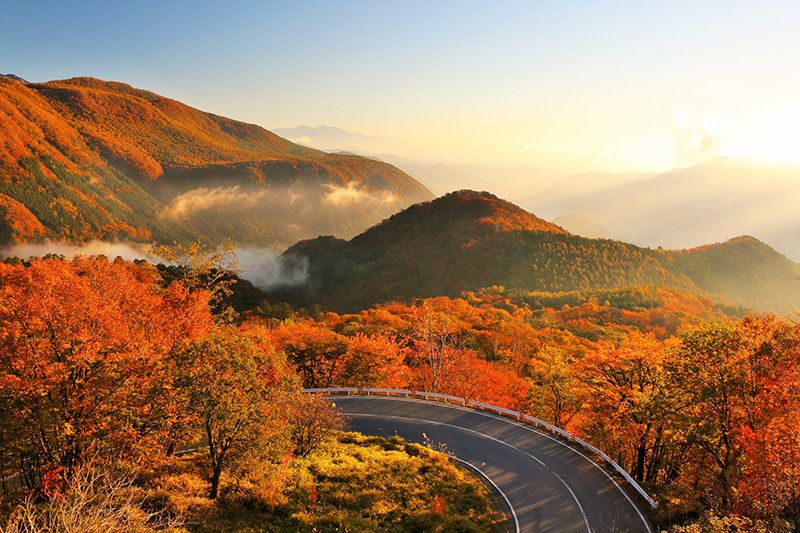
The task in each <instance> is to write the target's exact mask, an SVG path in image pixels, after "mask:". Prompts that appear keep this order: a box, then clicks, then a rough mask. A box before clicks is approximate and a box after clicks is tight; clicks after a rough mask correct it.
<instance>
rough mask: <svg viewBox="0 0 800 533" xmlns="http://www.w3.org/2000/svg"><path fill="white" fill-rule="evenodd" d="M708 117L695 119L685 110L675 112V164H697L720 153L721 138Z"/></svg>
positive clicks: (684, 165) (673, 129) (680, 165)
mask: <svg viewBox="0 0 800 533" xmlns="http://www.w3.org/2000/svg"><path fill="white" fill-rule="evenodd" d="M712 129H713V128H712V126H711V124H710V121H709V120H708V119H707V118H702V119H693V118H689V117H687V116H686V115H685V114H684V113H683V112H678V113H676V114H675V123H674V125H673V128H672V132H673V136H674V138H675V166H676V167H678V168H682V167H687V166H691V165H696V164H698V163H702V162H704V161H708V160H709V159H713V158H715V157H717V156H718V155H719V147H720V140H719V138H718V136H717V135H716V134H714V133H713V132H712Z"/></svg>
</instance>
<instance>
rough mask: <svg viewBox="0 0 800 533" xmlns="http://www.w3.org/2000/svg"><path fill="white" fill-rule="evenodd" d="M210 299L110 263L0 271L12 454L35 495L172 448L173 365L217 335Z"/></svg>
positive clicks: (1, 382) (1, 343)
mask: <svg viewBox="0 0 800 533" xmlns="http://www.w3.org/2000/svg"><path fill="white" fill-rule="evenodd" d="M210 323H211V315H210V313H209V310H208V295H207V294H206V293H204V292H203V291H197V292H195V293H191V294H190V293H189V292H188V291H187V290H186V289H185V287H183V285H181V284H174V285H172V286H170V287H169V288H168V289H163V288H162V287H160V286H159V285H158V284H157V283H156V276H155V275H154V273H153V272H152V271H151V270H149V269H146V268H140V267H137V266H135V265H131V264H127V263H124V262H114V263H109V262H108V261H106V260H105V259H104V258H77V259H75V260H72V261H65V260H59V259H48V260H34V261H32V262H31V263H30V265H29V266H27V267H26V266H22V265H15V266H12V265H6V264H0V415H2V416H1V417H0V420H1V422H0V448H2V449H3V450H4V455H6V456H7V457H13V458H14V463H16V464H17V465H19V469H20V473H21V474H22V476H23V479H24V481H25V482H26V484H27V485H28V486H29V487H31V488H33V487H36V486H37V485H39V484H40V483H41V481H42V477H43V475H44V473H45V472H47V471H59V472H61V475H64V476H66V477H68V476H69V475H70V474H71V472H72V471H73V470H74V469H75V468H76V467H77V466H79V465H80V464H81V462H82V461H83V460H84V459H85V457H86V456H87V455H89V454H92V455H99V456H101V457H110V456H114V457H120V456H123V457H124V456H127V455H129V454H132V453H134V452H135V451H137V450H141V449H142V447H145V446H149V445H151V444H153V443H154V442H157V441H158V440H160V439H161V438H162V437H163V430H164V428H165V426H166V424H167V421H168V419H169V416H170V411H171V405H170V397H169V394H164V391H165V386H167V385H168V383H169V381H170V379H171V378H170V366H169V363H168V359H169V357H168V356H169V355H170V354H171V353H173V352H175V351H177V350H178V349H179V348H180V347H181V345H182V344H183V343H184V342H186V341H188V340H190V339H193V338H197V337H199V336H201V335H203V334H205V332H206V331H207V329H208V327H209V326H210Z"/></svg>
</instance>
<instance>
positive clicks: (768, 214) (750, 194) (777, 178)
mask: <svg viewBox="0 0 800 533" xmlns="http://www.w3.org/2000/svg"><path fill="white" fill-rule="evenodd" d="M798 197H800V167H792V166H788V165H764V164H758V163H757V162H753V161H749V160H742V159H732V158H718V159H713V160H711V161H707V162H705V163H701V164H698V165H694V166H691V167H687V168H681V169H675V170H671V171H669V172H664V173H661V174H658V175H655V176H644V177H643V178H642V179H637V180H634V181H628V182H627V183H621V184H620V183H618V184H611V186H609V187H605V188H597V189H596V190H593V191H583V192H578V193H577V194H571V195H563V194H562V195H559V196H551V197H548V196H546V195H539V196H533V197H529V198H526V199H525V200H523V201H522V204H521V205H522V206H523V207H525V208H526V209H531V210H533V211H535V212H536V213H538V214H539V215H540V216H544V217H546V218H548V219H550V218H555V217H559V216H564V215H573V214H580V215H581V216H585V217H588V218H590V219H592V220H593V221H595V222H596V223H598V224H601V225H602V226H605V227H606V228H609V229H610V230H611V231H612V232H615V233H617V234H620V235H624V236H626V237H627V238H629V239H631V240H632V241H633V242H636V243H638V244H642V245H647V246H664V247H668V248H685V247H694V246H699V245H701V244H703V243H707V242H714V241H720V240H724V239H728V238H731V237H735V236H736V235H741V234H749V235H754V236H755V237H757V238H758V239H759V240H762V241H764V242H766V243H768V244H769V245H770V246H773V247H775V248H776V249H778V250H780V251H781V252H782V253H785V254H787V255H788V256H789V257H791V258H793V259H796V260H797V259H800V209H797V198H798Z"/></svg>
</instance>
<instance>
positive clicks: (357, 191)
mask: <svg viewBox="0 0 800 533" xmlns="http://www.w3.org/2000/svg"><path fill="white" fill-rule="evenodd" d="M431 197H432V194H431V193H430V192H429V191H428V190H427V189H426V188H425V187H424V186H423V185H421V184H420V183H419V182H417V181H416V180H414V179H413V178H412V177H410V176H408V175H407V174H405V173H404V172H402V171H400V170H399V169H397V168H395V167H393V166H391V165H389V164H386V163H383V162H381V161H376V160H373V159H368V158H363V157H359V156H354V155H343V154H327V153H325V152H321V151H319V150H314V149H311V148H307V147H303V146H299V145H297V144H294V143H292V142H290V141H287V140H286V139H283V138H281V137H279V136H277V135H275V134H274V133H271V132H269V131H267V130H265V129H264V128H261V127H259V126H256V125H253V124H246V123H243V122H239V121H236V120H232V119H228V118H225V117H221V116H218V115H214V114H211V113H206V112H203V111H199V110H197V109H194V108H192V107H189V106H187V105H185V104H182V103H180V102H177V101H175V100H172V99H169V98H165V97H162V96H159V95H157V94H155V93H152V92H149V91H145V90H141V89H137V88H134V87H131V86H130V85H126V84H124V83H118V82H109V81H103V80H97V79H94V78H73V79H68V80H59V81H52V82H46V83H29V82H24V80H20V79H17V78H15V77H11V76H2V77H0V244H2V243H13V242H25V241H30V240H42V239H65V240H71V241H84V240H90V239H98V238H99V239H122V240H140V241H141V240H148V241H149V240H154V241H161V242H165V241H172V240H187V239H202V240H207V241H209V242H221V241H222V240H225V239H227V238H232V239H233V240H234V241H237V242H240V243H245V244H255V245H263V246H274V247H282V246H288V245H289V244H292V243H293V242H295V241H296V240H298V239H302V238H308V237H310V236H313V235H318V234H320V233H336V234H338V235H342V236H352V235H355V234H357V233H358V232H360V231H362V230H363V229H365V228H367V227H369V226H370V225H372V224H374V223H375V222H378V221H380V220H382V219H383V218H385V217H386V216H388V215H390V214H392V213H394V212H396V211H398V210H399V209H402V208H403V207H406V206H408V205H411V204H413V203H416V202H419V201H422V200H427V199H430V198H431ZM303 213H306V214H308V216H301V215H302V214H303Z"/></svg>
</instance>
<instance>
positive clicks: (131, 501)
mask: <svg viewBox="0 0 800 533" xmlns="http://www.w3.org/2000/svg"><path fill="white" fill-rule="evenodd" d="M195 252H196V253H192V254H191V257H189V260H188V261H187V262H185V263H181V264H180V265H177V266H172V267H170V268H164V267H161V268H156V267H154V266H152V265H149V264H147V263H146V262H143V261H139V262H136V263H128V262H125V261H123V260H121V259H117V260H114V261H111V262H109V261H108V260H107V259H106V258H102V257H96V258H93V257H84V258H77V259H73V260H65V259H63V258H58V257H57V256H51V257H48V258H45V259H37V260H32V261H30V262H25V263H23V262H20V261H18V260H17V261H14V260H9V261H7V262H4V263H0V301H2V302H3V305H2V306H0V347H1V348H2V349H0V363H1V364H0V468H1V469H2V470H0V479H3V480H5V481H6V483H5V484H4V485H3V486H2V488H3V491H4V505H7V507H2V508H0V512H2V513H3V515H4V516H3V517H2V520H6V519H9V517H8V512H9V511H11V510H14V515H13V516H14V517H17V518H11V520H12V523H16V522H13V521H14V520H19V519H24V520H27V519H28V518H30V519H32V520H42V521H45V522H47V523H48V524H50V525H51V526H52V529H54V530H58V531H63V530H66V531H84V530H86V528H82V527H77V526H76V527H57V525H58V524H60V522H58V520H62V519H69V520H77V522H73V523H83V522H81V520H84V519H86V518H88V517H101V518H103V520H106V519H107V520H109V521H111V522H109V523H111V524H115V525H114V527H111V526H108V527H104V529H103V530H114V528H116V529H118V530H119V529H122V530H131V529H136V528H132V527H128V526H126V527H122V526H121V525H120V524H129V525H130V524H135V525H137V524H138V525H137V528H139V529H140V530H146V528H150V529H152V528H157V527H161V528H163V527H164V526H163V523H162V522H161V521H163V520H172V519H173V518H175V519H178V518H180V517H183V518H184V520H186V522H185V526H186V527H189V528H190V529H192V528H195V529H197V530H203V528H208V529H207V530H215V529H216V530H219V529H222V528H229V527H230V528H234V529H235V528H241V529H244V530H247V529H248V528H250V530H252V529H255V530H258V528H259V527H262V525H263V524H270V527H272V526H273V525H274V527H276V528H277V527H278V526H280V527H288V528H290V529H291V528H292V527H294V528H296V529H300V530H307V529H312V528H314V527H317V529H318V530H329V529H335V527H334V526H333V525H332V524H339V523H341V524H350V526H351V527H352V529H354V530H359V529H358V528H362V527H363V528H364V530H368V529H370V528H372V529H375V528H378V529H389V530H393V529H394V530H397V531H403V530H409V531H415V530H428V529H430V528H433V529H434V530H436V529H439V530H448V529H449V530H464V529H466V530H470V528H472V529H473V530H474V529H475V528H477V530H482V531H483V530H486V527H487V524H489V523H490V522H493V521H494V520H495V518H493V517H494V514H493V512H491V511H488V510H487V509H488V507H487V506H486V504H485V501H484V499H482V498H483V497H482V496H481V494H482V493H481V492H480V491H479V490H478V489H476V488H474V487H475V485H474V484H473V485H470V484H469V478H466V477H464V476H463V474H460V473H458V472H456V471H452V470H448V469H449V468H450V466H447V465H446V464H445V463H444V462H442V461H440V458H439V456H436V455H435V454H429V453H428V452H427V451H426V450H424V449H422V448H419V447H417V446H413V445H408V444H406V443H403V442H402V441H398V440H396V439H390V440H388V441H386V440H382V439H379V440H375V439H371V438H366V437H360V436H352V435H342V434H341V433H340V432H339V430H340V429H341V427H342V420H341V419H340V418H339V417H337V416H336V413H335V411H334V410H333V409H334V406H333V405H331V403H330V401H329V400H324V399H323V398H319V397H314V396H309V395H303V394H300V389H301V387H325V386H355V387H369V386H375V387H402V388H413V389H416V390H427V391H433V392H441V393H448V394H455V395H458V396H461V397H469V398H473V399H476V400H480V401H485V402H489V403H492V404H495V405H500V406H505V407H509V408H513V409H516V410H521V411H524V412H526V413H529V414H531V415H534V416H537V417H539V418H541V419H544V420H547V421H549V422H551V423H553V424H555V425H558V426H560V427H564V428H566V429H568V430H570V431H572V432H573V433H575V434H577V435H580V436H581V437H582V438H583V439H585V440H587V441H588V442H591V443H592V444H594V445H596V446H597V447H599V448H600V449H602V450H604V451H605V452H606V453H608V454H609V456H610V457H612V458H613V459H614V460H615V461H616V462H618V463H619V464H620V465H621V466H622V467H623V468H625V469H626V470H628V471H629V472H630V474H631V475H632V476H633V477H634V478H635V479H636V480H637V481H639V482H640V483H641V484H643V485H644V486H645V488H646V489H647V490H648V491H649V492H650V493H651V494H652V495H653V496H654V497H655V498H656V499H657V500H658V501H659V503H660V507H659V510H658V513H657V514H656V516H655V517H654V518H655V519H656V520H657V521H658V522H659V523H660V524H665V525H666V524H673V523H676V522H686V521H687V520H689V519H693V518H700V517H704V518H702V521H701V522H700V524H699V525H698V526H697V527H704V526H702V524H704V523H708V524H722V526H720V527H723V526H724V527H727V526H725V524H737V523H740V524H746V523H750V524H756V523H758V524H760V525H759V527H761V526H762V525H763V526H764V527H763V528H762V530H771V531H788V530H790V528H791V527H796V524H798V523H800V499H798V497H797V493H796V490H794V488H795V487H796V486H797V484H798V483H800V474H799V473H800V454H798V453H797V450H796V446H795V444H796V442H797V439H798V435H797V424H796V421H797V417H798V416H800V395H798V391H800V387H798V383H800V329H799V328H798V326H797V324H795V323H792V322H791V321H788V320H783V319H780V318H777V317H774V316H747V313H746V311H745V310H743V309H742V308H740V307H736V306H729V305H724V304H721V303H719V302H718V301H715V300H713V299H710V298H706V297H703V296H700V295H697V294H691V293H685V292H681V291H677V290H671V289H667V288H664V287H652V286H651V287H635V288H616V289H589V290H584V291H568V292H558V293H552V292H542V291H527V290H521V289H506V288H503V287H500V286H493V287H488V288H484V289H481V290H478V291H470V292H466V293H464V294H463V295H462V296H461V297H458V298H450V297H443V296H442V297H435V298H426V299H418V300H415V301H413V302H409V303H398V302H394V303H387V304H383V305H378V306H374V307H370V308H367V309H364V310H361V311H360V312H358V313H352V314H339V313H334V312H329V311H327V312H323V311H315V312H313V313H308V312H306V311H302V310H300V311H297V310H293V309H292V308H290V307H287V306H284V305H277V304H275V303H271V302H264V303H263V305H261V306H259V307H258V308H257V309H255V310H253V311H251V312H249V313H247V314H244V315H237V314H236V313H235V312H234V311H233V310H232V309H228V308H226V306H227V303H226V302H228V301H230V299H232V298H235V297H236V295H235V291H233V289H232V286H231V283H232V282H233V281H234V280H233V277H232V275H231V274H230V273H227V274H225V275H223V274H222V273H221V267H223V266H224V265H225V264H227V263H225V260H224V259H223V260H222V261H223V262H222V263H220V262H218V261H217V260H212V259H213V258H212V259H209V257H208V256H207V255H206V254H205V253H203V252H202V250H199V251H198V250H196V251H195ZM232 291H233V292H232ZM212 310H213V311H212ZM187 448H189V449H192V448H199V449H198V450H197V452H198V453H196V454H193V455H190V456H188V457H183V458H178V459H176V458H174V457H173V455H174V453H175V452H176V451H185V450H186V449H187ZM420 461H421V462H420ZM87 468H89V469H90V470H89V471H92V470H91V469H92V468H94V469H95V471H98V472H99V473H100V474H101V475H100V476H99V478H98V477H97V476H94V477H92V476H88V477H87V475H86V474H84V473H85V472H86V471H87ZM429 468H430V469H431V470H430V472H431V475H430V476H428V475H427V472H428V471H429V470H428V469H429ZM120 471H121V472H122V473H123V474H124V473H126V472H127V473H128V474H127V475H128V479H130V476H131V473H133V477H134V479H132V480H131V483H128V484H125V483H122V484H120V483H117V482H111V483H108V482H107V481H109V480H113V479H117V478H116V477H115V472H120ZM375 476H386V482H385V483H384V484H382V485H381V486H382V487H385V490H383V489H382V490H381V491H379V492H377V493H376V492H374V491H373V490H372V488H374V487H373V485H374V483H376V482H377V481H378V479H377V478H376V477H375ZM93 479H94V480H95V481H99V482H100V485H99V486H98V487H95V488H92V486H93V482H90V481H91V480H93ZM124 479H125V478H124V477H123V480H124ZM381 479H383V478H381ZM9 480H10V481H9ZM87 480H88V481H87ZM462 482H463V483H462ZM453 484H455V488H453V489H452V490H451V488H450V487H451V486H452V485H453ZM412 485H414V486H419V487H423V490H422V491H421V492H419V491H418V492H415V491H413V490H412V488H411V487H412ZM115 487H116V488H115ZM131 487H132V488H133V489H136V490H139V491H140V492H134V493H131V492H130V490H128V489H130V488H131ZM470 487H473V488H470ZM123 489H124V490H123ZM87 491H88V493H90V494H94V495H95V496H96V497H95V496H93V497H91V498H88V499H87V498H84V496H83V495H85V494H87ZM120 491H122V492H120ZM384 493H385V494H384ZM26 494H28V495H31V496H30V498H31V499H28V500H25V495H26ZM114 494H116V495H117V496H118V497H119V498H121V500H117V499H116V498H117V496H114V497H113V498H112V497H111V496H110V495H114ZM381 494H384V495H381ZM126 495H127V496H126ZM81 502H83V503H81ZM102 502H111V503H110V504H108V505H106V504H103V505H99V504H101V503H102ZM75 505H78V508H79V509H84V510H85V511H86V512H83V511H81V512H77V511H76V510H75V509H76V507H75ZM98 505H99V507H98ZM81 506H82V507H81ZM737 516H738V517H744V518H741V519H740V518H737ZM26 517H27V518H26ZM24 520H23V521H24ZM261 520H263V522H259V524H262V525H256V524H254V522H253V521H261ZM465 520H466V522H465ZM53 524H56V526H53ZM159 524H161V525H159ZM420 524H423V525H421V526H420ZM429 526H430V527H429ZM473 526H474V527H473ZM263 527H267V526H263ZM337 527H338V526H337ZM692 527H694V526H692ZM714 527H716V526H714ZM731 527H732V526H731ZM126 528H127V529H126ZM695 529H696V528H695ZM685 530H692V529H685ZM11 531H14V530H13V529H11Z"/></svg>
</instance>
